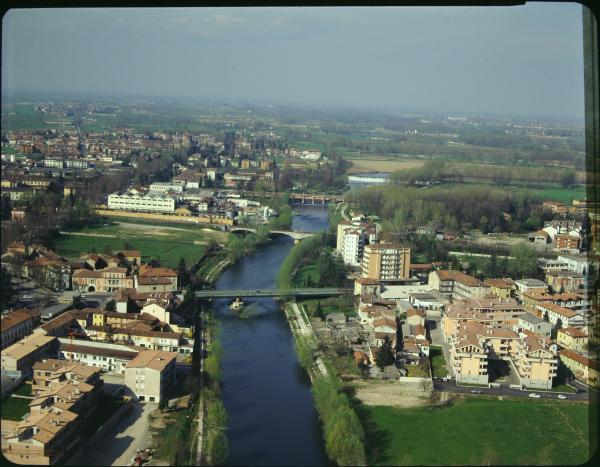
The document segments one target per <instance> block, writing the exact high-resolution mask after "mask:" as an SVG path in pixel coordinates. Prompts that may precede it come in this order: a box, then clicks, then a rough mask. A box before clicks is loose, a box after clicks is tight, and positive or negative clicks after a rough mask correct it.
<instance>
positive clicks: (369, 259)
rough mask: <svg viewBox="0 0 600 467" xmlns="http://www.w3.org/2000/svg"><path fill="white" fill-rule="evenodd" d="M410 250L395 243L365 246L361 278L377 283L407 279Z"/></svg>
mask: <svg viewBox="0 0 600 467" xmlns="http://www.w3.org/2000/svg"><path fill="white" fill-rule="evenodd" d="M409 266H410V248H406V247H404V246H402V245H399V244H395V243H374V244H370V245H367V246H365V249H364V254H363V259H362V276H363V277H366V278H368V279H375V280H378V281H382V282H385V281H399V280H403V279H408V278H409V272H408V271H409Z"/></svg>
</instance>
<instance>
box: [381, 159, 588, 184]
mask: <svg viewBox="0 0 600 467" xmlns="http://www.w3.org/2000/svg"><path fill="white" fill-rule="evenodd" d="M389 180H390V183H394V184H406V185H412V186H415V185H422V184H425V183H428V184H431V183H436V182H442V181H451V182H456V183H462V182H464V181H469V180H483V181H489V182H492V183H495V184H497V185H501V186H510V185H512V184H515V183H518V184H521V185H529V186H540V185H541V186H543V187H547V186H548V183H555V184H560V185H561V186H562V187H564V188H567V187H571V186H573V185H575V184H576V182H577V176H576V173H575V170H573V169H553V168H546V167H514V166H508V165H507V166H498V165H494V166H492V167H490V166H486V165H483V164H478V165H475V164H472V165H469V164H451V163H448V162H445V161H442V160H433V161H427V162H426V163H425V164H424V165H423V166H421V167H415V168H412V169H405V170H400V171H396V172H393V173H392V174H391V175H390V178H389Z"/></svg>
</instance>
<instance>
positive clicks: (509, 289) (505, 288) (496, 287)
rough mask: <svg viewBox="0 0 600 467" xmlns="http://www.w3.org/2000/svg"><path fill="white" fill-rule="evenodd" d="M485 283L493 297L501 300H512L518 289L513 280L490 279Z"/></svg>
mask: <svg viewBox="0 0 600 467" xmlns="http://www.w3.org/2000/svg"><path fill="white" fill-rule="evenodd" d="M483 283H484V285H487V286H488V287H489V288H490V292H491V293H492V294H493V295H495V296H496V297H499V298H511V297H512V296H513V295H514V292H515V290H516V288H517V287H516V285H515V281H513V280H512V279H488V280H486V281H484V282H483Z"/></svg>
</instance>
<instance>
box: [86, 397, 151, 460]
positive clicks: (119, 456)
mask: <svg viewBox="0 0 600 467" xmlns="http://www.w3.org/2000/svg"><path fill="white" fill-rule="evenodd" d="M157 408H158V404H152V403H146V404H140V403H139V402H136V403H134V405H133V407H132V409H131V410H130V411H129V413H128V414H127V415H126V416H125V417H124V418H123V419H121V420H119V421H118V422H117V423H116V424H115V426H114V427H113V428H112V430H111V431H110V432H109V433H106V435H105V437H104V439H103V440H102V441H101V442H100V443H99V444H98V447H95V448H92V449H90V450H88V451H87V452H86V453H85V454H84V457H83V459H82V462H81V463H82V464H85V465H130V464H131V463H130V460H131V459H132V458H133V457H134V456H135V454H136V452H137V450H138V449H145V448H148V447H150V434H149V432H148V431H149V427H150V420H149V415H150V412H152V411H153V410H155V409H157Z"/></svg>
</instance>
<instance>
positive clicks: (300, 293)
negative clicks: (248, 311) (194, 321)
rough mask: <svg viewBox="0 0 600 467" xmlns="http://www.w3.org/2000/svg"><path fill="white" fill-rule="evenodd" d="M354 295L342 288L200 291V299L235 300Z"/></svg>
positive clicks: (351, 291) (197, 295) (352, 290)
mask: <svg viewBox="0 0 600 467" xmlns="http://www.w3.org/2000/svg"><path fill="white" fill-rule="evenodd" d="M351 293H354V289H342V288H306V289H260V290H259V289H229V290H212V289H210V290H198V291H196V292H195V295H196V297H198V298H235V297H240V298H243V297H330V296H336V295H345V294H351Z"/></svg>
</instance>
